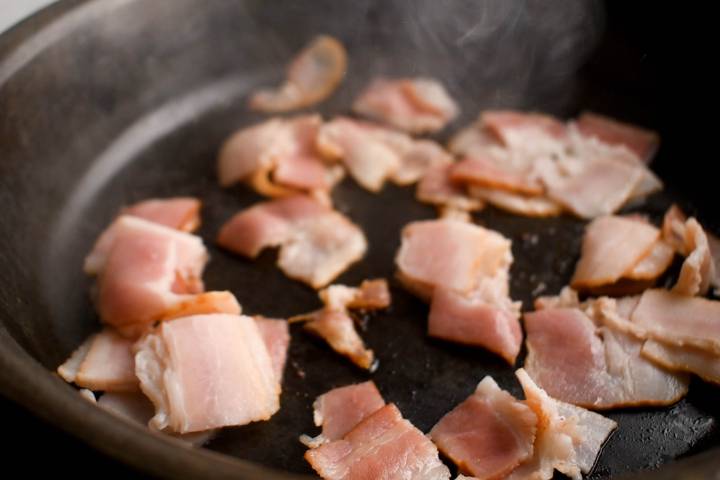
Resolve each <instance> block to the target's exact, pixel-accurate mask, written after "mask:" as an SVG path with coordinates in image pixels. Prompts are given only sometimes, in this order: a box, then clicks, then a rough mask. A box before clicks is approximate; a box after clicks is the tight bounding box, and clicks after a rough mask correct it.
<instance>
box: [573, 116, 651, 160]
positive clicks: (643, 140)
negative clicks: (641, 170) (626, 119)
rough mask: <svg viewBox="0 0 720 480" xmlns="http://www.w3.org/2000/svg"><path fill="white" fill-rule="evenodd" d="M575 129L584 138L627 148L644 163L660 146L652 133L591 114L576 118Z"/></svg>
mask: <svg viewBox="0 0 720 480" xmlns="http://www.w3.org/2000/svg"><path fill="white" fill-rule="evenodd" d="M577 128H578V130H579V131H580V133H582V135H584V136H586V137H591V138H597V139H598V140H600V141H601V142H603V143H606V144H609V145H620V146H623V147H625V148H627V149H628V150H630V151H631V152H633V153H634V154H635V155H637V157H638V158H639V159H640V160H642V161H643V162H645V163H649V162H650V161H651V160H652V157H653V156H654V155H655V152H656V151H657V149H658V146H659V145H660V137H659V136H658V134H657V133H655V132H653V131H650V130H646V129H644V128H640V127H638V126H635V125H630V124H627V123H623V122H619V121H617V120H613V119H612V118H608V117H605V116H602V115H598V114H596V113H592V112H583V113H582V114H581V115H580V117H578V119H577Z"/></svg>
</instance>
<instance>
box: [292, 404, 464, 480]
mask: <svg viewBox="0 0 720 480" xmlns="http://www.w3.org/2000/svg"><path fill="white" fill-rule="evenodd" d="M305 458H306V459H307V461H308V462H309V463H310V465H312V467H313V469H315V471H316V472H317V473H318V475H320V477H322V478H323V479H325V480H366V479H370V478H387V479H390V478H402V479H404V480H448V479H449V478H450V472H449V470H448V468H447V467H446V466H445V465H443V463H442V462H441V461H440V459H439V458H438V451H437V449H436V448H435V445H433V444H432V442H431V441H430V440H428V439H427V438H426V437H425V435H423V434H422V432H420V431H419V430H418V429H417V428H415V427H414V426H413V425H412V424H411V423H410V422H408V421H407V420H405V419H404V418H402V415H401V414H400V411H399V410H398V409H397V407H396V406H395V405H393V404H389V405H386V406H384V407H383V408H381V409H379V410H377V411H376V412H375V413H373V414H372V415H370V416H369V417H367V418H365V419H364V420H363V421H362V422H360V423H359V424H358V425H357V426H356V427H355V428H354V429H353V430H351V431H350V432H349V433H348V434H347V435H345V436H344V437H343V438H342V440H335V441H333V442H330V443H326V444H324V445H321V446H320V447H318V448H315V449H312V450H308V451H307V452H306V453H305Z"/></svg>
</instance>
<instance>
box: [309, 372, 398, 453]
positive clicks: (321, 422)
mask: <svg viewBox="0 0 720 480" xmlns="http://www.w3.org/2000/svg"><path fill="white" fill-rule="evenodd" d="M384 406H385V400H383V398H382V395H380V392H379V391H378V389H377V387H376V386H375V383H374V382H372V381H368V382H363V383H358V384H355V385H347V386H344V387H338V388H334V389H332V390H330V391H329V392H326V393H324V394H322V395H320V396H319V397H318V398H317V399H316V400H315V402H314V403H313V409H314V413H313V417H314V421H315V425H316V426H318V427H320V426H322V433H321V434H320V435H318V436H317V437H315V438H310V437H307V435H304V436H302V437H301V438H300V441H302V442H303V443H305V445H307V446H308V447H310V448H315V447H317V446H319V445H322V444H323V443H327V442H330V441H334V440H340V439H341V438H342V437H344V436H345V435H346V434H347V433H349V432H350V431H351V430H352V429H353V428H355V426H356V425H357V424H358V423H360V422H361V421H363V420H365V418H367V417H368V416H370V415H372V414H373V413H375V412H376V411H378V410H379V409H381V408H382V407H384Z"/></svg>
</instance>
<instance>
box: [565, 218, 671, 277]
mask: <svg viewBox="0 0 720 480" xmlns="http://www.w3.org/2000/svg"><path fill="white" fill-rule="evenodd" d="M659 237H660V231H659V230H658V229H657V228H655V227H654V226H652V225H650V224H649V223H647V222H644V221H639V220H636V219H631V218H623V217H618V216H602V217H599V218H596V219H595V220H593V221H592V222H591V223H590V224H589V225H588V226H587V227H586V229H585V236H584V237H583V243H582V253H581V256H580V260H579V261H578V263H577V266H576V267H575V273H574V274H573V278H572V280H571V281H570V285H571V286H572V287H573V288H576V289H592V288H594V287H600V286H603V285H610V284H613V283H615V282H617V281H618V280H620V279H621V278H623V277H625V276H627V275H628V274H629V273H632V272H633V269H634V268H635V266H636V265H638V263H639V262H640V261H641V260H642V259H644V258H645V257H646V256H647V255H649V254H650V252H651V251H652V249H653V248H654V247H655V245H656V243H657V242H658V239H659Z"/></svg>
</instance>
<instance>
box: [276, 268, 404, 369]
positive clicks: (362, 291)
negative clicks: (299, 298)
mask: <svg viewBox="0 0 720 480" xmlns="http://www.w3.org/2000/svg"><path fill="white" fill-rule="evenodd" d="M318 296H319V297H320V300H322V302H323V303H324V304H325V307H324V308H322V309H320V310H317V311H315V312H311V313H308V314H304V315H298V316H297V317H293V318H291V319H290V321H291V322H296V321H303V322H307V323H305V326H304V328H305V329H306V330H308V331H309V332H312V333H314V334H315V335H317V336H319V337H320V338H323V339H324V340H325V341H326V342H328V344H330V346H331V347H332V349H333V350H335V351H336V352H338V353H339V354H341V355H344V356H346V357H348V358H349V359H350V360H352V362H353V363H354V364H355V365H357V366H358V367H360V368H365V369H367V370H373V369H375V368H376V367H377V363H376V362H375V355H374V353H373V351H372V350H369V349H367V348H365V344H364V343H363V341H362V338H360V335H358V333H357V331H356V330H355V326H354V322H353V319H352V317H351V316H350V313H349V311H348V310H349V309H363V310H378V309H382V308H387V307H388V306H390V291H389V290H388V286H387V282H386V281H385V280H384V279H377V280H365V281H363V282H362V284H361V285H360V287H359V288H353V287H347V286H345V285H331V286H329V287H328V288H326V289H324V290H321V291H320V292H319V294H318Z"/></svg>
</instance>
